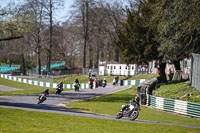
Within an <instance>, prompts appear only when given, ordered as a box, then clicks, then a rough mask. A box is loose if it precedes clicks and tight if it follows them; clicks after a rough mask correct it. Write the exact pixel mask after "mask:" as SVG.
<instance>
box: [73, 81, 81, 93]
mask: <svg viewBox="0 0 200 133" xmlns="http://www.w3.org/2000/svg"><path fill="white" fill-rule="evenodd" d="M79 87H80V84H79V83H75V82H74V89H75V91H79Z"/></svg>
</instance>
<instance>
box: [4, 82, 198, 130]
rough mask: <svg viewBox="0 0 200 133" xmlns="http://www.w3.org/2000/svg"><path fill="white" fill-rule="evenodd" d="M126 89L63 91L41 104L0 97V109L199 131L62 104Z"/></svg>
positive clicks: (27, 98)
mask: <svg viewBox="0 0 200 133" xmlns="http://www.w3.org/2000/svg"><path fill="white" fill-rule="evenodd" d="M0 88H1V90H3V89H9V90H15V88H10V87H4V86H0ZM128 88H130V86H113V85H111V84H108V86H106V87H105V88H103V87H99V88H95V89H80V91H79V92H75V91H63V92H62V93H61V95H55V94H54V93H53V94H49V97H47V100H46V101H45V102H44V103H42V104H37V101H38V96H39V94H31V95H15V96H0V107H3V108H15V109H22V110H31V111H39V112H49V113H58V114H67V115H74V116H83V117H92V118H99V119H107V120H118V121H127V122H137V123H149V124H157V125H169V126H182V127H188V128H199V129H200V126H191V125H181V124H172V123H160V122H154V121H144V120H135V121H130V120H129V119H126V118H122V119H115V117H114V116H105V115H99V114H94V113H89V112H81V111H79V110H75V109H70V108H66V107H65V104H64V103H67V102H73V101H80V100H87V99H91V98H95V97H100V96H103V95H107V94H111V93H114V92H117V91H121V90H125V89H128ZM116 113H117V112H116Z"/></svg>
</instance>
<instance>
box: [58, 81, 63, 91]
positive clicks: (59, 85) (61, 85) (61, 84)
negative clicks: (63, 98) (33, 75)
mask: <svg viewBox="0 0 200 133" xmlns="http://www.w3.org/2000/svg"><path fill="white" fill-rule="evenodd" d="M57 86H58V88H60V89H61V91H63V81H60V83H59V84H58V85H57Z"/></svg>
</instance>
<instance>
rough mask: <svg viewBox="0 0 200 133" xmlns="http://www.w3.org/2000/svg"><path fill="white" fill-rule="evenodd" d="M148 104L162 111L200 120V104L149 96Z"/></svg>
mask: <svg viewBox="0 0 200 133" xmlns="http://www.w3.org/2000/svg"><path fill="white" fill-rule="evenodd" d="M147 97H149V101H147V104H148V105H150V106H152V107H154V108H156V109H160V110H164V111H170V112H175V113H178V114H183V115H188V116H192V117H198V118H200V104H198V103H192V102H186V101H181V100H176V99H168V98H162V97H155V96H152V95H148V96H147Z"/></svg>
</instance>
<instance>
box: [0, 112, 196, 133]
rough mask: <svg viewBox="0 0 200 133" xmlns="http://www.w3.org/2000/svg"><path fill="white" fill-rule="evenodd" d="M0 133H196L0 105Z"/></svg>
mask: <svg viewBox="0 0 200 133" xmlns="http://www.w3.org/2000/svg"><path fill="white" fill-rule="evenodd" d="M0 117H1V119H0V132H2V133H44V132H45V133H124V132H128V133H131V132H140V133H147V132H148V133H161V132H162V133H172V132H173V133H180V132H181V133H188V132H189V133H197V132H198V131H199V129H192V128H185V127H178V126H165V125H153V124H144V123H135V122H122V121H116V120H104V119H97V118H88V117H78V116H70V115H63V114H54V113H43V112H35V111H23V110H18V109H6V108H0Z"/></svg>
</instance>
